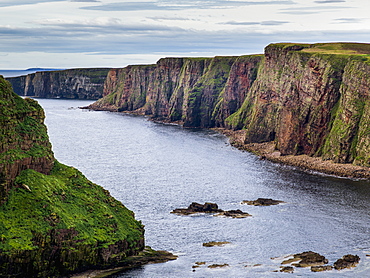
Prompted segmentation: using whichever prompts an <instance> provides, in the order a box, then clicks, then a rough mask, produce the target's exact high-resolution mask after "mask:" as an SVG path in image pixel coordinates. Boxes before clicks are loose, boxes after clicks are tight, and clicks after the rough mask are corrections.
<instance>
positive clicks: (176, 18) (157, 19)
mask: <svg viewBox="0 0 370 278" xmlns="http://www.w3.org/2000/svg"><path fill="white" fill-rule="evenodd" d="M147 18H148V19H151V20H154V21H167V20H171V21H176V20H179V21H199V19H190V18H186V17H180V16H179V17H176V16H174V17H165V16H152V17H147Z"/></svg>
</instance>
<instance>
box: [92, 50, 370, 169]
mask: <svg viewBox="0 0 370 278" xmlns="http://www.w3.org/2000/svg"><path fill="white" fill-rule="evenodd" d="M315 47H320V44H313V45H303V44H302V45H294V44H271V45H268V46H267V47H266V48H265V53H264V55H250V56H241V57H214V58H164V59H161V60H159V61H158V62H157V64H155V65H147V66H128V67H126V68H124V69H114V70H111V71H110V73H109V74H108V78H107V80H106V83H105V90H104V95H105V96H104V98H103V99H101V100H99V101H98V102H96V103H94V104H93V105H91V106H90V108H92V109H97V110H99V109H100V110H101V109H103V110H111V111H128V112H135V113H138V114H146V115H149V116H151V117H153V118H155V119H159V120H162V121H172V122H178V123H180V124H183V125H184V126H186V127H226V128H230V129H244V130H245V131H246V132H245V142H246V143H262V142H270V141H274V142H275V145H276V149H277V150H278V151H279V153H281V155H289V154H292V155H299V154H306V155H309V156H322V157H323V158H325V159H331V160H334V161H336V162H341V163H355V164H358V165H365V166H370V155H369V153H370V136H369V134H368V133H367V132H366V131H367V126H369V125H370V114H369V113H370V112H369V109H364V108H365V107H367V106H368V105H369V104H370V98H369V93H368V92H369V91H370V66H369V64H368V63H367V62H366V61H365V60H364V58H363V56H361V55H357V54H369V53H370V45H368V44H361V45H359V44H332V46H331V47H334V48H335V47H339V49H349V50H353V51H352V52H350V53H356V51H357V54H353V55H352V54H350V55H336V54H335V53H334V52H333V53H328V54H322V49H321V50H320V51H317V52H315V51H313V50H312V49H315ZM359 49H360V50H361V51H360V52H359ZM365 59H366V58H365Z"/></svg>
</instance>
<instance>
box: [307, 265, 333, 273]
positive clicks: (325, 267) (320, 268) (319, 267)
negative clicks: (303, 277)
mask: <svg viewBox="0 0 370 278" xmlns="http://www.w3.org/2000/svg"><path fill="white" fill-rule="evenodd" d="M332 269H333V266H331V265H317V266H311V271H312V272H321V271H329V270H332Z"/></svg>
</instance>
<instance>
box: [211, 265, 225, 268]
mask: <svg viewBox="0 0 370 278" xmlns="http://www.w3.org/2000/svg"><path fill="white" fill-rule="evenodd" d="M227 266H229V265H228V264H211V265H209V266H208V268H222V267H227Z"/></svg>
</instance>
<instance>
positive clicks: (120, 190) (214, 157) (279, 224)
mask: <svg viewBox="0 0 370 278" xmlns="http://www.w3.org/2000/svg"><path fill="white" fill-rule="evenodd" d="M38 101H39V103H40V104H41V105H42V107H43V108H44V109H45V111H46V125H47V127H48V133H49V136H50V140H51V143H52V145H53V151H54V153H55V156H56V158H57V159H58V160H59V161H60V162H62V163H64V164H67V165H70V166H73V167H76V168H77V169H79V170H80V171H82V172H83V173H84V174H85V175H86V176H87V177H88V178H89V179H90V180H92V181H93V182H95V183H97V184H99V185H101V186H103V187H104V188H106V189H108V190H109V191H110V192H111V194H112V195H113V196H114V197H115V198H117V199H118V200H120V201H121V202H122V203H123V204H124V205H125V206H126V207H127V208H129V209H130V210H132V211H134V212H135V216H136V219H138V220H141V221H142V222H143V224H144V225H145V238H146V245H149V246H151V247H152V248H154V249H156V250H167V251H171V252H172V253H174V254H176V255H178V259H177V260H175V261H170V262H167V263H161V264H151V265H145V266H142V267H139V268H136V269H132V270H128V271H125V272H122V273H120V274H115V275H113V276H112V277H286V275H289V274H286V273H281V272H274V271H279V270H280V266H281V262H282V260H283V259H284V257H287V256H289V255H291V254H296V253H301V252H304V251H314V252H318V253H320V254H321V255H324V256H325V257H326V258H327V259H328V260H329V264H333V263H334V261H335V260H337V259H339V258H341V257H342V256H343V255H346V254H353V255H358V256H360V258H361V261H360V264H359V265H358V267H356V268H353V269H351V270H342V271H337V270H332V271H327V272H321V273H314V272H311V271H310V269H309V268H295V270H294V271H295V272H294V274H293V275H294V276H295V277H296V276H300V277H370V259H369V258H368V257H366V254H370V241H369V235H370V221H369V218H370V202H369V200H370V183H369V182H365V181H355V180H350V179H343V178H336V177H330V176H325V175H321V174H318V173H307V172H303V171H301V170H299V169H296V168H293V167H288V166H283V165H279V164H274V163H271V162H269V161H265V160H260V159H259V158H258V157H257V156H255V155H253V154H250V153H248V152H242V151H239V150H237V149H235V148H233V147H232V146H230V144H229V143H228V139H227V138H226V137H225V136H223V135H221V134H219V133H217V132H214V131H211V130H207V129H185V128H182V127H180V126H177V125H170V124H161V123H155V122H152V121H149V120H148V119H147V118H145V117H141V116H132V115H127V114H122V113H113V112H103V111H89V110H81V109H78V107H81V106H86V105H88V104H90V103H91V101H80V100H61V99H58V100H53V99H38ZM257 198H272V199H276V200H282V201H284V202H285V203H284V204H279V205H274V206H268V207H257V206H248V205H243V204H241V201H243V200H255V199H257ZM192 202H198V203H205V202H213V203H217V204H218V206H219V208H221V209H223V210H231V209H240V210H242V211H245V212H248V213H250V214H251V215H252V216H251V217H247V218H243V219H231V218H225V217H214V216H212V215H205V214H200V215H191V216H179V215H175V214H171V213H170V212H171V211H172V210H173V209H175V208H186V207H188V205H189V204H191V203H192ZM210 241H228V242H230V243H229V244H226V245H224V246H215V247H204V246H203V243H205V242H210ZM196 262H203V263H205V264H203V265H200V266H199V267H195V266H196ZM212 264H220V265H222V264H227V265H228V266H226V267H223V268H215V269H214V268H209V267H208V266H210V265H212ZM290 275H291V274H290Z"/></svg>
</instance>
